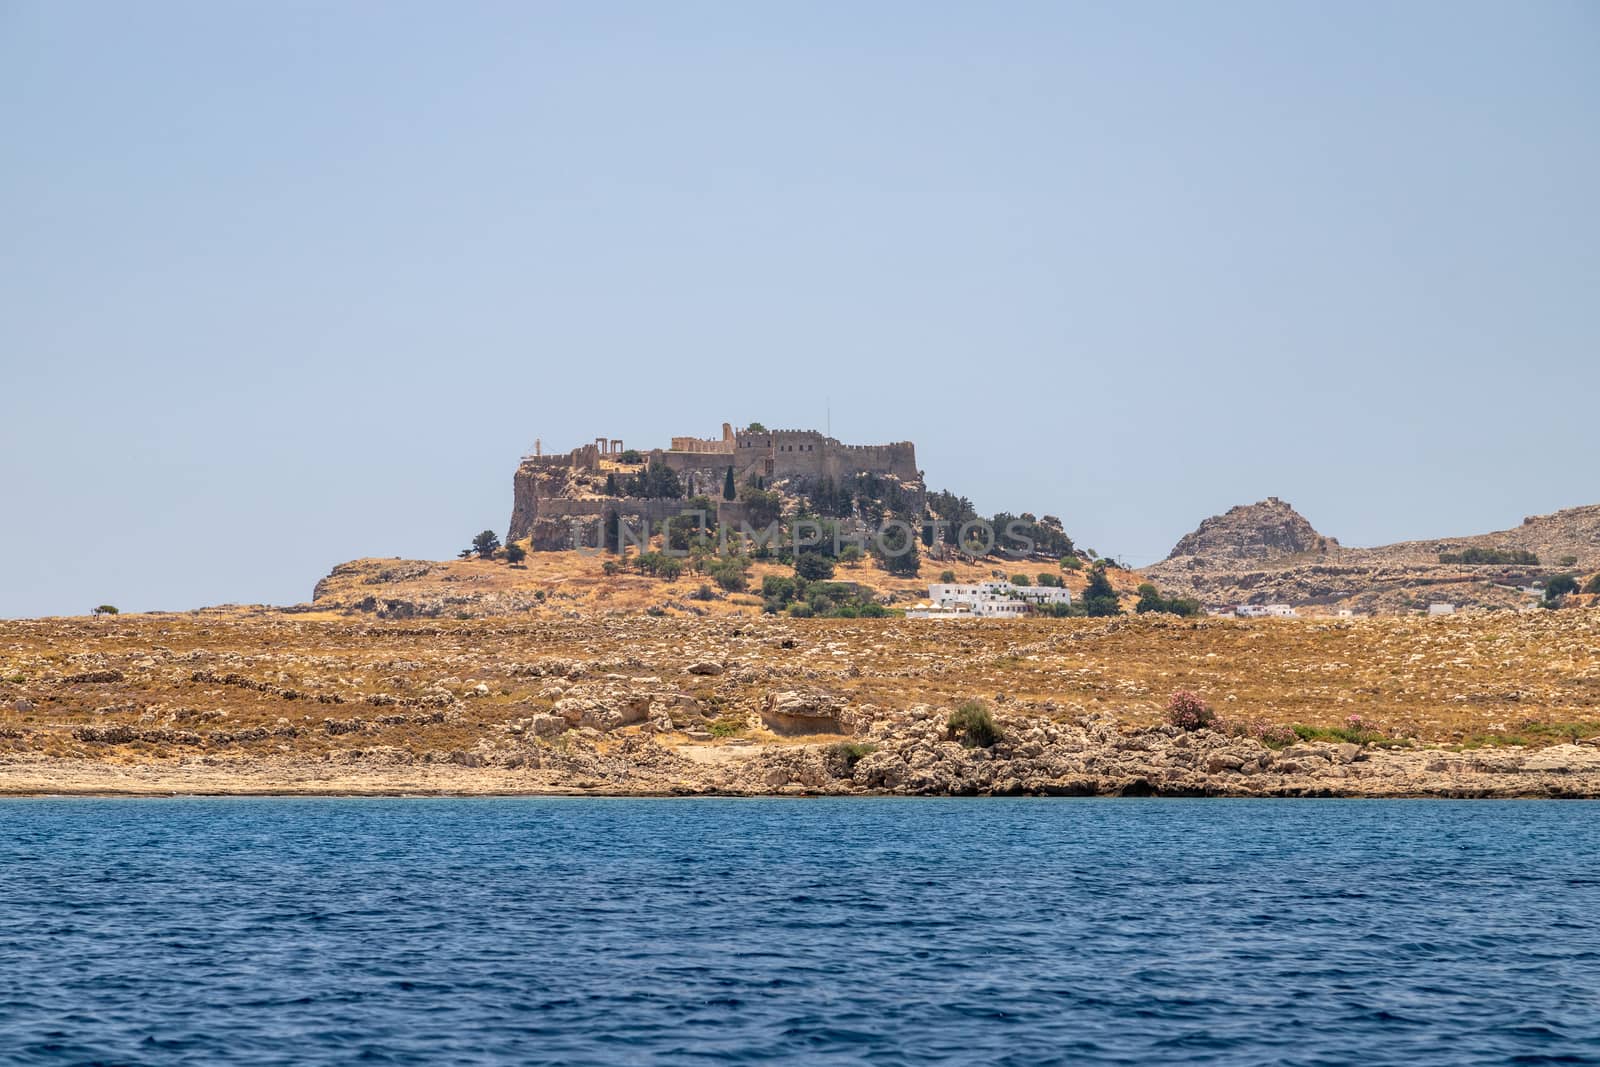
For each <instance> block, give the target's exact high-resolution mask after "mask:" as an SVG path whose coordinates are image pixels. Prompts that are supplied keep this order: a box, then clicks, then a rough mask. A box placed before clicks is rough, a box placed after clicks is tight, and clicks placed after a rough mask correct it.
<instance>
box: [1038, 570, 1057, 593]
mask: <svg viewBox="0 0 1600 1067" xmlns="http://www.w3.org/2000/svg"><path fill="white" fill-rule="evenodd" d="M1039 584H1040V585H1042V586H1045V587H1046V588H1050V589H1060V588H1061V575H1059V574H1051V573H1050V572H1049V571H1041V572H1039Z"/></svg>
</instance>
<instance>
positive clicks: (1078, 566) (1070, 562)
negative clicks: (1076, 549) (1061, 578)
mask: <svg viewBox="0 0 1600 1067" xmlns="http://www.w3.org/2000/svg"><path fill="white" fill-rule="evenodd" d="M1061 569H1062V570H1064V571H1081V570H1083V560H1081V559H1079V558H1078V557H1077V556H1062V557H1061Z"/></svg>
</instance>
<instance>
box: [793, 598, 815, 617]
mask: <svg viewBox="0 0 1600 1067" xmlns="http://www.w3.org/2000/svg"><path fill="white" fill-rule="evenodd" d="M815 614H816V612H814V611H812V610H811V605H810V604H807V603H806V602H805V601H803V600H797V601H795V602H794V603H793V604H790V605H789V615H790V616H791V617H792V618H796V619H809V618H811V616H813V615H815Z"/></svg>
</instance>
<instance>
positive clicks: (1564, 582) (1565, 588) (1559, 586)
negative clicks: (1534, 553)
mask: <svg viewBox="0 0 1600 1067" xmlns="http://www.w3.org/2000/svg"><path fill="white" fill-rule="evenodd" d="M1577 591H1578V579H1576V578H1574V577H1573V576H1572V575H1570V574H1558V575H1556V576H1555V577H1554V578H1551V579H1550V580H1549V581H1547V582H1545V583H1544V606H1545V607H1547V608H1553V607H1555V606H1556V605H1557V604H1559V603H1561V599H1562V598H1563V597H1565V596H1566V595H1567V594H1568V593H1576V592H1577Z"/></svg>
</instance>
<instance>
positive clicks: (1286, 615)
mask: <svg viewBox="0 0 1600 1067" xmlns="http://www.w3.org/2000/svg"><path fill="white" fill-rule="evenodd" d="M1234 613H1235V614H1237V615H1238V616H1239V617H1240V618H1241V619H1292V618H1295V617H1296V616H1298V615H1299V614H1300V613H1299V612H1298V611H1295V610H1294V608H1292V607H1290V606H1289V605H1288V604H1240V605H1239V606H1238V607H1237V608H1235V609H1234Z"/></svg>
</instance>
